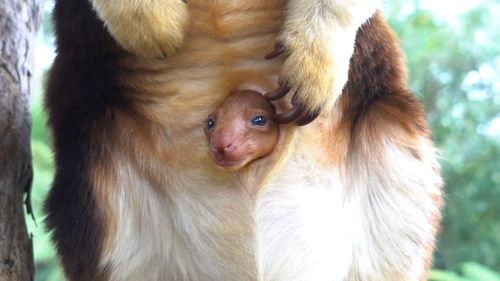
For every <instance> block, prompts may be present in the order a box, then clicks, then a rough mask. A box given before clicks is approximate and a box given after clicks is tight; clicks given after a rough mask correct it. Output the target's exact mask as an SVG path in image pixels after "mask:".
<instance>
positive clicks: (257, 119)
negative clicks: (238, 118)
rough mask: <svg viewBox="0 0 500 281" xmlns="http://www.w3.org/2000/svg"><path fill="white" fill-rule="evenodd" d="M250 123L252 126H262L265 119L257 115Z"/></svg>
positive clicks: (265, 121) (265, 122) (264, 123)
mask: <svg viewBox="0 0 500 281" xmlns="http://www.w3.org/2000/svg"><path fill="white" fill-rule="evenodd" d="M250 122H252V125H254V126H264V125H266V124H267V118H266V117H264V116H262V115H259V116H256V117H254V118H253V119H252V121H250Z"/></svg>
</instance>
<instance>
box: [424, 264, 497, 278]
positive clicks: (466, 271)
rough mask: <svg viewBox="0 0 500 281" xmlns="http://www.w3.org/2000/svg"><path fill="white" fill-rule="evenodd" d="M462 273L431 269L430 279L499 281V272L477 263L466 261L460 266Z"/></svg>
mask: <svg viewBox="0 0 500 281" xmlns="http://www.w3.org/2000/svg"><path fill="white" fill-rule="evenodd" d="M461 271H462V273H463V274H462V275H459V274H457V273H455V272H451V271H446V270H433V271H432V272H431V275H430V278H429V280H430V281H500V274H499V273H496V272H494V271H492V270H491V269H489V268H486V267H484V266H482V265H480V264H478V263H474V262H468V263H464V264H463V265H462V266H461Z"/></svg>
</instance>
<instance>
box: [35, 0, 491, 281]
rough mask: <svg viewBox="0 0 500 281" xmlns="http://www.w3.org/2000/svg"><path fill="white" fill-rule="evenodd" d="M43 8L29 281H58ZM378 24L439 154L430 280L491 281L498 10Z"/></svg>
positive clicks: (458, 4)
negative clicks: (442, 185)
mask: <svg viewBox="0 0 500 281" xmlns="http://www.w3.org/2000/svg"><path fill="white" fill-rule="evenodd" d="M52 6H53V3H52V2H51V1H47V2H46V7H45V17H44V23H43V28H42V30H41V32H40V33H39V36H38V39H37V43H36V44H37V45H36V48H35V65H36V67H35V68H36V69H35V77H34V81H33V83H34V84H33V89H34V93H33V100H32V108H33V135H32V149H33V161H34V168H35V181H34V186H33V205H34V210H35V216H36V218H37V222H38V226H36V225H35V223H34V222H33V220H32V219H31V218H30V217H27V221H28V227H29V229H30V231H31V232H32V233H33V242H34V252H35V259H36V280H40V281H41V280H48V281H59V280H64V277H63V275H62V273H61V270H60V268H59V266H58V261H57V258H55V254H54V249H53V246H52V244H51V243H50V239H49V235H48V234H47V233H46V232H45V230H44V227H43V213H42V211H41V206H42V201H43V198H44V197H45V195H46V192H47V190H48V188H49V186H50V183H51V180H52V176H53V160H52V152H51V149H50V136H49V133H48V131H47V128H46V126H45V124H46V115H45V113H44V111H43V106H42V99H43V98H42V95H43V81H44V77H45V75H46V72H47V70H48V68H49V67H50V63H51V61H52V59H53V56H54V48H53V41H54V38H53V34H52V32H53V30H52V26H51V24H50V11H51V9H52ZM384 14H385V15H386V17H387V18H388V19H389V22H390V24H391V26H392V27H393V28H394V30H395V31H396V32H397V34H398V35H399V37H400V39H401V44H402V47H403V49H404V51H405V53H406V56H407V62H408V66H409V74H410V81H411V88H412V90H413V91H414V92H415V94H416V95H417V96H418V97H419V98H420V99H421V100H422V102H423V103H424V104H425V106H426V109H427V112H428V120H429V122H430V124H431V126H432V129H433V140H434V142H435V144H436V146H437V147H438V148H439V150H440V153H441V165H442V168H443V175H444V177H445V180H446V192H447V195H446V209H445V210H444V220H443V227H442V232H441V235H440V237H439V248H438V250H437V252H436V255H435V260H434V267H435V269H434V270H433V272H432V275H431V280H434V281H458V280H459V281H500V275H499V274H498V273H495V272H500V79H499V77H500V1H498V0H480V1H464V0H456V1H449V0H437V1H433V0H428V1H424V0H421V1H408V0H407V1H402V0H399V1H397V0H391V1H387V3H386V4H385V8H384Z"/></svg>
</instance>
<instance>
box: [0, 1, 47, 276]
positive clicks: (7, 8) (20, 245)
mask: <svg viewBox="0 0 500 281" xmlns="http://www.w3.org/2000/svg"><path fill="white" fill-rule="evenodd" d="M40 5H41V1H37V0H1V1H0V50H1V54H0V281H4V280H23V281H24V280H33V275H34V267H33V253H32V243H31V238H30V237H29V236H28V232H27V229H26V223H25V221H24V212H23V198H24V196H25V195H28V193H29V190H30V188H31V181H32V175H33V174H32V167H31V147H30V135H31V114H30V103H29V101H30V100H29V98H30V85H29V84H30V77H31V66H32V63H31V62H32V60H31V50H32V42H33V39H34V36H35V33H36V31H37V29H38V26H39V25H40V12H41V11H40ZM28 205H29V204H28Z"/></svg>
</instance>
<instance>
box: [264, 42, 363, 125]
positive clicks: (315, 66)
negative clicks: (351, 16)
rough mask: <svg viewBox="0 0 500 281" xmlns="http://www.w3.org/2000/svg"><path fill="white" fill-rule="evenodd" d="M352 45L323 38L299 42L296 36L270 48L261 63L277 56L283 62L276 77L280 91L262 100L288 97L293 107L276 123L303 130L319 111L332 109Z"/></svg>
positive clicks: (343, 81)
mask: <svg viewBox="0 0 500 281" xmlns="http://www.w3.org/2000/svg"><path fill="white" fill-rule="evenodd" d="M353 36H354V32H353ZM304 37H305V36H304ZM353 41H354V39H353V38H352V39H351V38H349V40H347V41H346V43H339V42H337V44H333V43H332V40H327V39H324V38H317V39H315V40H300V36H298V35H294V36H289V37H288V40H283V41H280V42H278V43H277V44H276V45H275V46H274V50H273V51H272V52H270V53H269V54H267V55H266V56H265V59H268V60H269V59H273V58H276V57H278V56H281V55H284V56H286V59H285V62H284V64H283V66H282V68H281V72H280V75H279V84H280V87H279V88H278V89H277V90H275V91H272V92H269V93H267V94H266V97H267V99H268V100H277V99H281V98H283V97H285V96H286V95H292V99H291V103H292V105H293V107H292V109H290V110H289V111H287V112H284V113H281V114H280V115H278V122H280V123H291V122H295V124H297V125H299V126H304V125H307V124H309V123H310V122H312V121H314V120H315V119H316V118H317V117H318V116H319V115H320V113H321V111H322V110H323V109H325V108H329V107H330V108H331V107H332V106H333V104H334V102H335V101H336V99H337V97H338V96H339V95H340V93H341V91H342V88H343V86H344V84H345V82H346V81H347V72H348V68H349V59H350V56H351V55H352V51H353ZM335 47H339V48H335Z"/></svg>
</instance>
